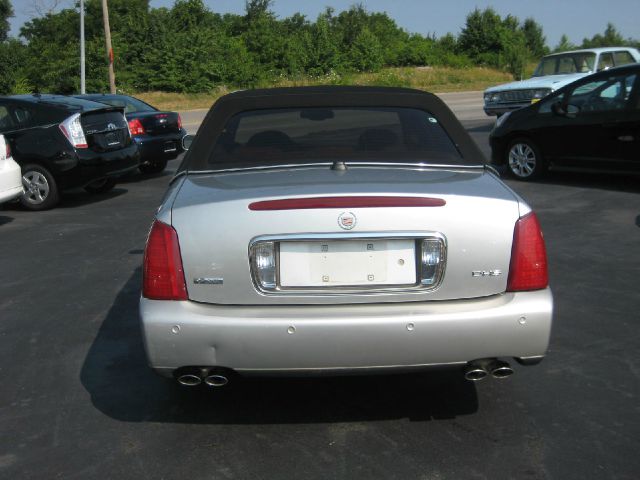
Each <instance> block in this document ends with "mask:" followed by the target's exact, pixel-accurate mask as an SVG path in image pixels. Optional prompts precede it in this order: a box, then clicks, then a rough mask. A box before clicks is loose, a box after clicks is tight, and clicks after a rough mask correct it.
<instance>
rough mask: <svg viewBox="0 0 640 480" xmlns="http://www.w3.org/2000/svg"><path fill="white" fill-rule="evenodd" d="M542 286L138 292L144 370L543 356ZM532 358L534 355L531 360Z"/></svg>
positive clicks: (371, 365)
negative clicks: (311, 296)
mask: <svg viewBox="0 0 640 480" xmlns="http://www.w3.org/2000/svg"><path fill="white" fill-rule="evenodd" d="M552 312H553V299H552V295H551V291H550V290H549V289H546V290H540V291H535V292H519V293H507V294H503V295H496V296H493V297H487V298H482V299H474V300H460V301H443V302H428V303H426V302H425V303H421V302H410V303H403V304H369V305H334V306H326V305H322V306H273V307H264V306H248V307H242V306H223V305H205V304H199V303H195V302H190V301H184V302H172V301H157V300H148V299H145V298H142V299H141V300H140V317H141V321H142V330H143V336H144V341H145V348H146V352H147V356H148V360H149V364H150V366H151V367H152V368H154V369H156V370H157V371H158V372H159V373H161V374H165V375H171V373H172V371H173V370H175V369H177V368H180V367H185V366H207V367H209V366H218V367H224V368H230V369H233V370H236V371H238V372H244V373H269V372H283V373H287V372H291V373H300V372H309V371H318V370H320V371H326V370H329V371H331V370H334V371H336V372H338V371H341V370H347V371H348V370H360V369H383V368H394V367H395V368H407V367H420V366H425V367H426V366H435V365H452V364H464V363H466V362H468V361H471V360H475V359H480V358H490V357H515V358H518V359H523V360H524V363H527V361H528V360H531V359H539V358H541V357H542V356H544V355H545V353H546V350H547V347H548V344H549V335H550V332H551V321H552ZM531 363H533V362H531Z"/></svg>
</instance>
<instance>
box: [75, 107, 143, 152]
mask: <svg viewBox="0 0 640 480" xmlns="http://www.w3.org/2000/svg"><path fill="white" fill-rule="evenodd" d="M80 123H81V125H82V130H83V131H84V135H85V138H86V140H87V145H88V148H89V149H90V150H93V151H95V152H108V151H112V150H118V149H121V148H123V147H126V146H128V145H129V144H130V143H131V137H130V135H129V128H128V126H127V121H126V119H125V117H124V115H123V113H122V110H121V109H110V108H107V109H96V110H89V111H85V112H82V114H81V115H80Z"/></svg>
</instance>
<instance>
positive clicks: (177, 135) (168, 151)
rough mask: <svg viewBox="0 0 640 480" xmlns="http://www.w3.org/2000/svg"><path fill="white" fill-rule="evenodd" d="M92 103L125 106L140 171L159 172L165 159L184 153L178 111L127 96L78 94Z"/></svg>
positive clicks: (183, 131) (162, 168) (184, 132)
mask: <svg viewBox="0 0 640 480" xmlns="http://www.w3.org/2000/svg"><path fill="white" fill-rule="evenodd" d="M77 97H78V98H85V99H89V100H92V101H94V102H101V103H106V104H107V105H112V106H115V107H122V108H124V113H125V115H126V117H127V121H128V122H129V130H130V131H131V136H132V137H133V140H134V141H135V142H136V143H137V144H138V149H139V151H140V167H139V168H140V170H141V171H142V172H143V173H158V172H161V171H163V170H164V168H165V167H166V166H167V162H168V161H169V160H172V159H174V158H176V157H177V156H178V155H180V154H181V153H182V152H183V149H182V138H183V137H184V136H185V135H186V131H185V130H184V129H183V128H182V120H181V119H180V114H179V113H177V112H162V111H159V110H158V109H157V108H155V107H152V106H151V105H149V104H148V103H145V102H143V101H142V100H139V99H137V98H134V97H130V96H128V95H110V94H100V93H94V94H88V95H77Z"/></svg>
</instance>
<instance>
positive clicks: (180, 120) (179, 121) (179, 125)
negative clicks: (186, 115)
mask: <svg viewBox="0 0 640 480" xmlns="http://www.w3.org/2000/svg"><path fill="white" fill-rule="evenodd" d="M181 128H182V117H181V116H180V114H178V130H180V129H181Z"/></svg>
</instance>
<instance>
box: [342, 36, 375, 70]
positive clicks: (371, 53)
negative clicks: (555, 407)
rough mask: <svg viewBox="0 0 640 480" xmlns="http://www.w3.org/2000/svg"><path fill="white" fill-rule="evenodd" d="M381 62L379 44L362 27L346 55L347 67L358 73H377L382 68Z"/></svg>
mask: <svg viewBox="0 0 640 480" xmlns="http://www.w3.org/2000/svg"><path fill="white" fill-rule="evenodd" d="M383 60H384V58H383V54H382V47H381V46H380V42H378V39H377V38H376V36H375V35H374V34H373V33H371V32H370V31H369V29H368V28H367V27H364V28H363V29H362V30H361V31H360V33H359V34H358V36H356V38H355V39H354V41H353V44H352V45H351V48H350V50H349V52H348V54H347V62H348V67H349V68H351V69H353V70H356V71H359V72H377V71H378V70H380V68H381V67H382V62H383Z"/></svg>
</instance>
